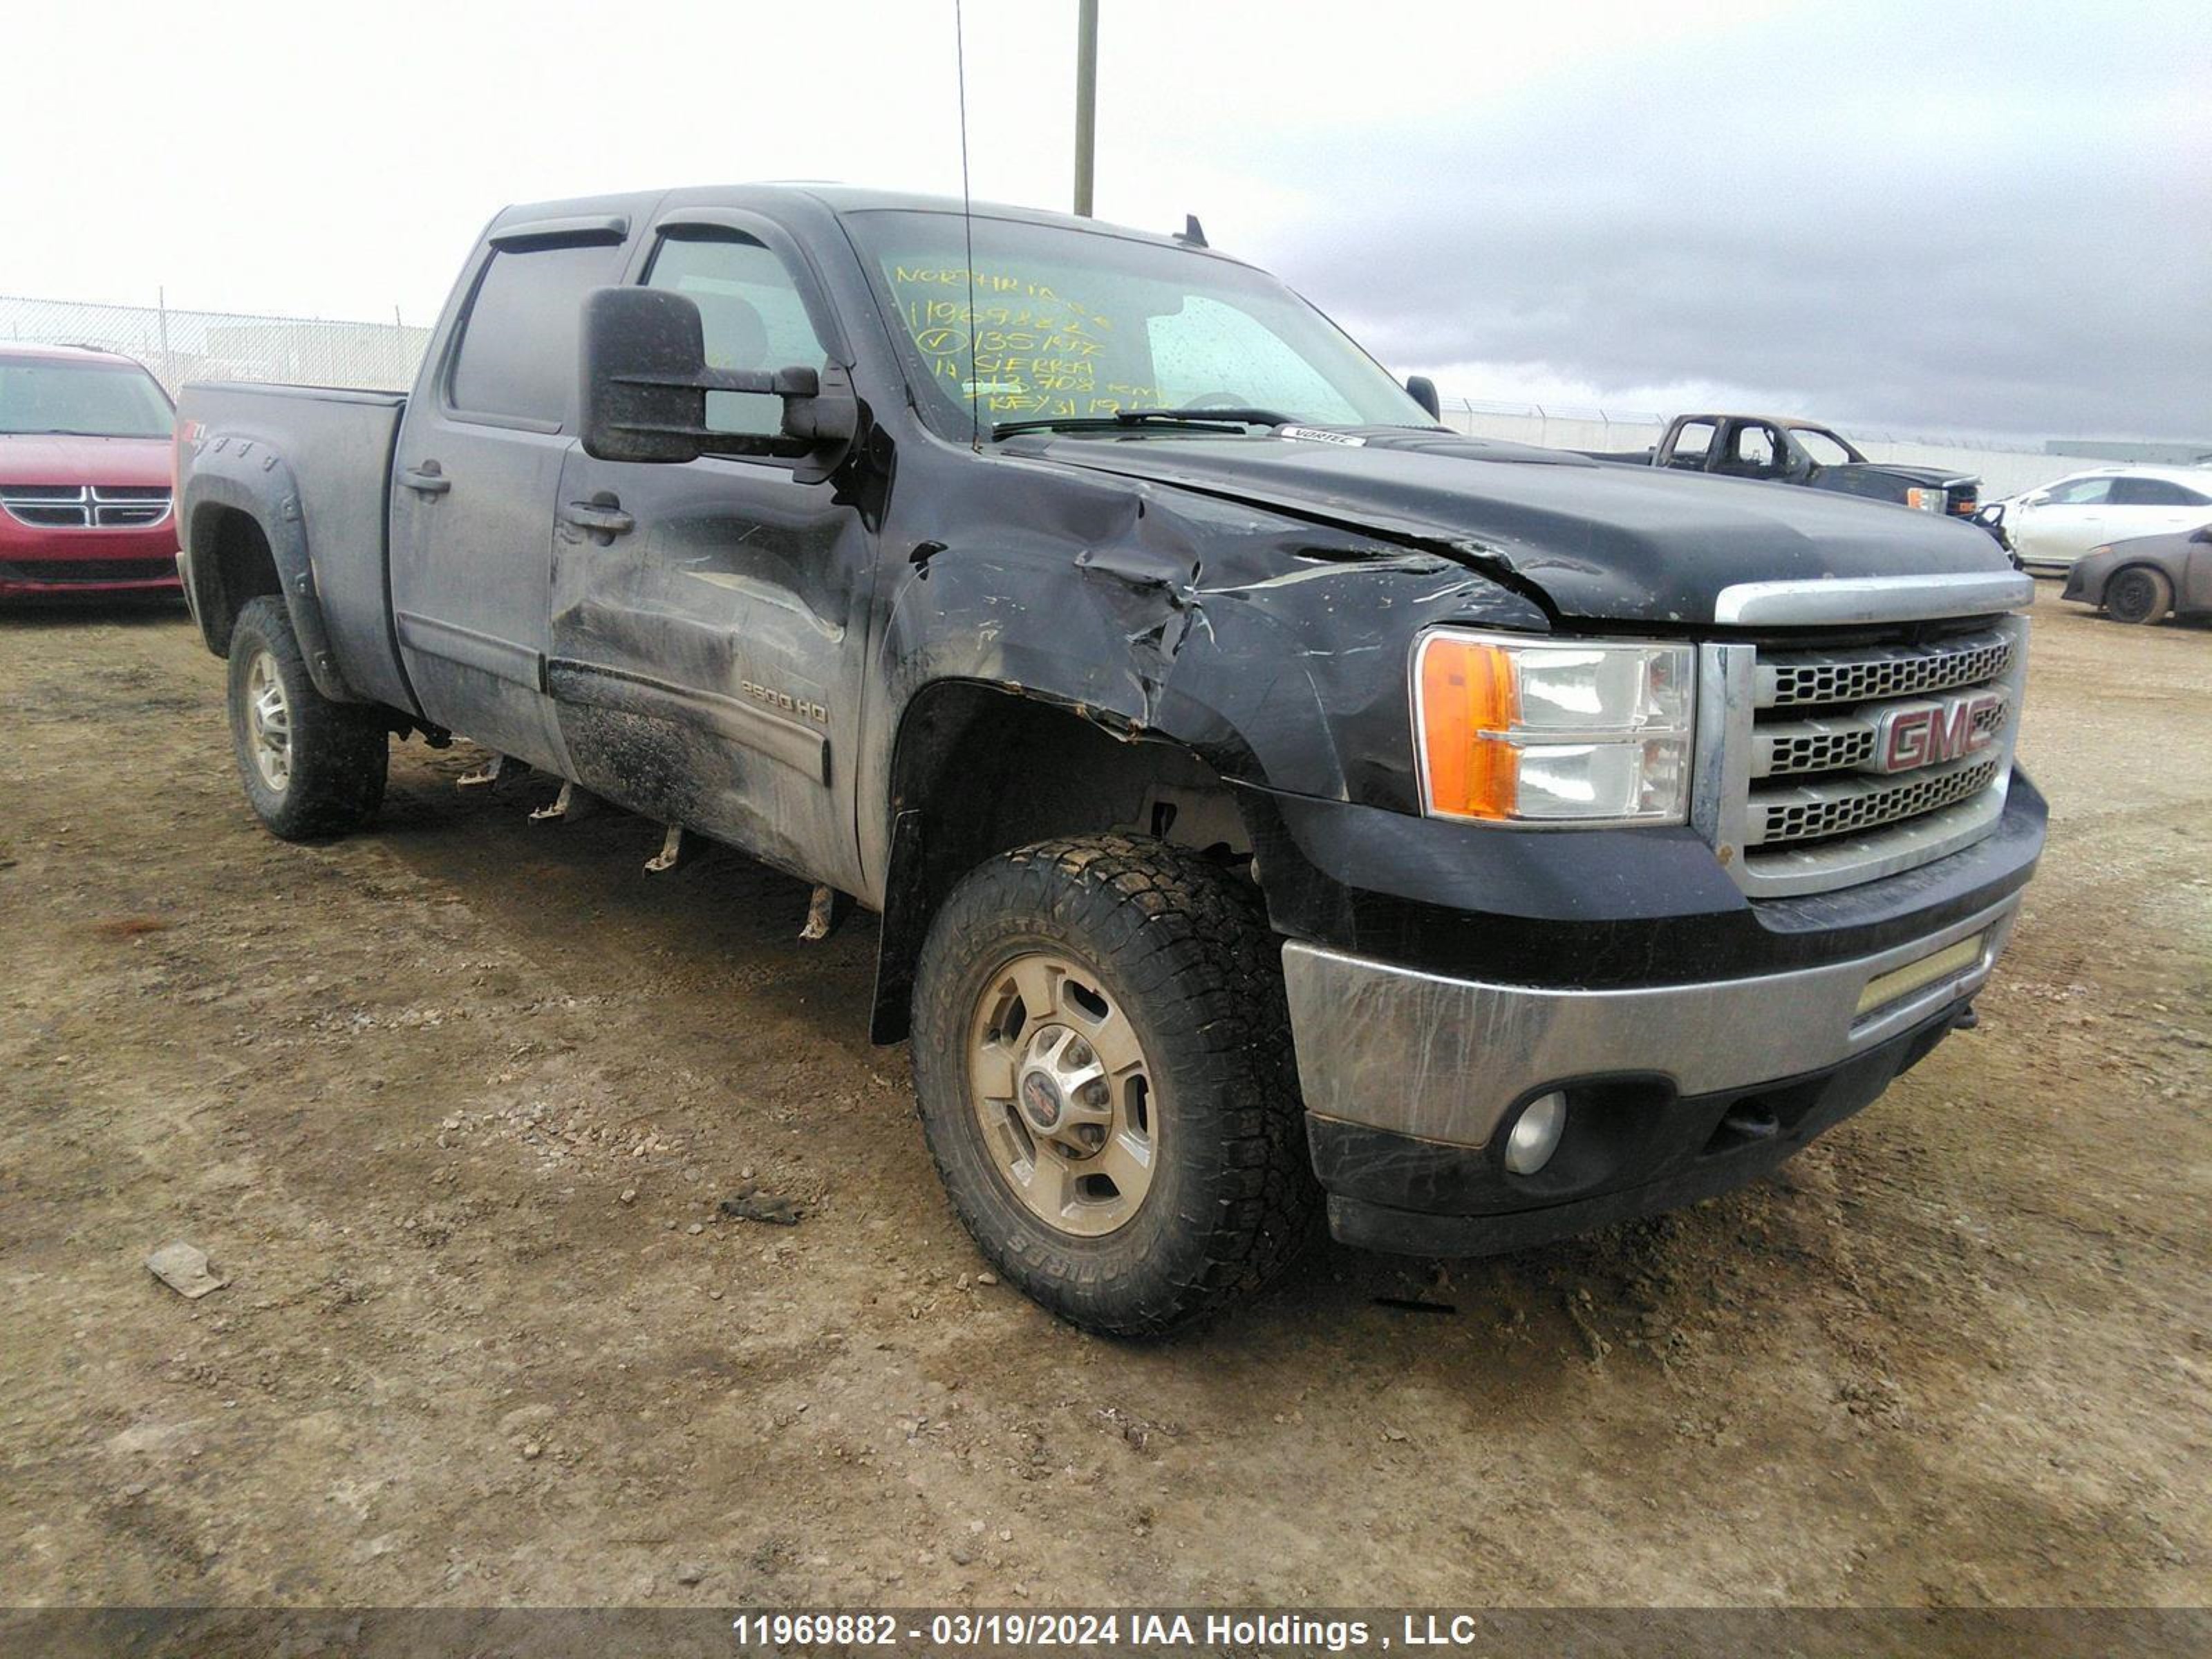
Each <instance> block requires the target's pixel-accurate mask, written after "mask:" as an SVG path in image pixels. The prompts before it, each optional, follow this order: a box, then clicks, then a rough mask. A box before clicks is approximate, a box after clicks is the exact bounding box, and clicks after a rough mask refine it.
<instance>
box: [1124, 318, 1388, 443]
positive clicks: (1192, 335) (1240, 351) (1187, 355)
mask: <svg viewBox="0 0 2212 1659" xmlns="http://www.w3.org/2000/svg"><path fill="white" fill-rule="evenodd" d="M1145 334H1146V341H1147V343H1148V344H1149V345H1150V347H1151V349H1152V382H1153V391H1154V393H1155V395H1156V396H1157V397H1158V398H1159V406H1160V407H1162V408H1164V409H1188V408H1189V407H1190V406H1191V405H1192V404H1202V403H1205V402H1206V401H1208V400H1211V401H1212V402H1213V403H1214V404H1217V405H1229V404H1243V405H1245V406H1247V407H1249V408H1255V409H1275V410H1296V411H1297V413H1298V414H1300V415H1303V416H1305V417H1306V418H1307V419H1309V420H1315V421H1336V422H1344V423H1346V424H1354V423H1356V422H1358V419H1359V411H1358V410H1356V409H1354V408H1353V407H1352V405H1351V404H1349V403H1347V402H1346V401H1345V399H1344V398H1343V396H1342V395H1341V394H1340V393H1339V392H1336V391H1335V390H1334V388H1332V387H1331V386H1330V385H1329V383H1328V380H1326V379H1325V378H1323V376H1322V374H1321V372H1320V370H1318V369H1316V368H1315V367H1314V366H1313V365H1312V364H1311V363H1310V362H1307V361H1306V360H1305V359H1304V357H1303V356H1300V355H1299V354H1298V353H1297V351H1296V350H1295V349H1293V348H1291V347H1290V346H1288V345H1285V343H1283V340H1282V337H1281V336H1279V335H1278V334H1277V333H1275V332H1274V331H1273V330H1272V329H1270V328H1269V327H1268V326H1267V325H1266V324H1265V323H1262V322H1261V321H1260V320H1259V319H1257V318H1255V317H1254V316H1253V315H1252V314H1251V313H1249V312H1244V311H1239V310H1238V309H1237V307H1235V306H1231V305H1225V304H1223V303H1222V302H1221V301H1218V300H1217V299H1214V298H1213V297H1212V296H1211V295H1204V294H1193V295H1185V296H1184V299H1183V302H1182V306H1181V307H1178V308H1177V309H1176V310H1174V311H1170V312H1163V313H1158V314H1156V315H1154V316H1151V317H1147V318H1146V319H1145ZM1133 402H1135V403H1137V404H1142V403H1143V402H1144V398H1142V397H1141V396H1139V397H1138V398H1134V399H1133Z"/></svg>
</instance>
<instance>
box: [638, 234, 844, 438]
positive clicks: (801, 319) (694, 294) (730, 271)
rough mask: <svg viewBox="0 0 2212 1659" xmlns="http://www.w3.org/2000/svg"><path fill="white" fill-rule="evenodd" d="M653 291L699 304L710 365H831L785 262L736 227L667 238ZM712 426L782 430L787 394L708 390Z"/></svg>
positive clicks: (759, 433) (656, 262)
mask: <svg viewBox="0 0 2212 1659" xmlns="http://www.w3.org/2000/svg"><path fill="white" fill-rule="evenodd" d="M646 286H647V288H665V289H674V290H675V291H676V292H677V293H678V294H681V295H684V298H686V299H688V300H690V301H691V302H692V303H693V304H694V305H696V306H697V307H699V327H700V332H701V334H702V337H704V342H705V344H706V348H707V366H708V368H738V369H767V370H770V371H773V370H775V369H779V368H811V369H815V370H817V371H819V370H821V369H823V368H828V367H829V353H828V352H827V351H826V350H824V349H823V344H822V339H821V337H820V336H819V335H817V333H816V332H815V331H814V325H813V323H812V322H811V320H810V319H808V317H807V315H806V302H805V301H804V300H802V299H801V298H800V297H799V285H798V284H797V283H794V282H793V280H792V276H791V273H790V272H789V271H788V270H785V269H784V265H783V261H782V260H781V259H779V258H776V256H775V254H773V253H771V252H769V250H768V249H767V248H765V247H763V246H761V244H760V243H758V242H756V241H754V240H752V239H751V238H750V237H749V236H743V235H740V234H738V233H736V232H734V231H727V232H721V233H719V234H704V235H678V234H670V235H669V236H667V237H666V238H665V239H664V240H662V242H661V244H660V246H659V247H658V248H657V249H655V250H654V252H653V268H652V270H650V271H649V272H648V273H647V276H646ZM707 428H708V431H710V432H727V433H732V434H738V435H744V436H747V437H773V436H775V435H776V434H777V433H779V432H781V430H782V429H783V399H782V398H778V397H776V396H775V395H774V394H773V393H770V392H708V394H707Z"/></svg>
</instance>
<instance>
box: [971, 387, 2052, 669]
mask: <svg viewBox="0 0 2212 1659" xmlns="http://www.w3.org/2000/svg"><path fill="white" fill-rule="evenodd" d="M1351 435H1354V436H1358V437H1359V438H1360V439H1362V440H1363V442H1362V443H1360V444H1359V445H1358V446H1357V447H1354V446H1352V445H1347V444H1343V443H1329V442H1322V441H1311V440H1305V439H1295V438H1284V437H1280V436H1278V435H1274V434H1272V433H1268V434H1261V435H1255V436H1251V437H1230V436H1223V437H1219V438H1212V437H1204V438H1194V437H1190V436H1187V435H1181V434H1176V435H1169V434H1165V433H1157V434H1153V435H1146V436H1141V437H1126V438H1123V437H1105V438H1099V437H1087V436H1086V437H1078V436H1070V435H1038V436H1036V437H1034V438H1031V437H1023V438H1018V439H1015V440H1013V441H1010V442H1009V443H1007V444H1006V446H1005V450H1006V453H1013V454H1024V455H1033V456H1039V457H1042V458H1044V459H1049V460H1052V461H1054V462H1059V463H1062V464H1065V465H1069V466H1076V467H1081V468H1084V469H1085V470H1088V471H1101V472H1111V473H1115V474H1119V475H1120V476H1122V477H1130V478H1142V479H1146V480H1148V481H1150V482H1152V483H1160V484H1169V485H1175V486H1178V487H1181V488H1185V489H1196V490H1202V491H1204V492H1206V493H1207V494H1209V495H1217V496H1221V497H1225V498H1228V499H1231V500H1234V501H1241V502H1243V503H1246V504H1249V505H1250V506H1253V507H1261V508H1265V509H1270V510H1273V511H1276V512H1279V513H1285V514H1287V515H1290V516H1291V517H1301V518H1310V519H1314V520H1320V521H1322V522H1326V523H1328V524H1331V525H1334V526H1342V527H1346V528H1351V529H1355V530H1364V531H1366V532H1370V533H1372V534H1375V535H1376V536H1378V537H1382V538H1389V539H1392V540H1400V541H1404V540H1412V541H1414V542H1417V543H1419V544H1425V545H1431V546H1439V547H1443V548H1446V549H1449V550H1452V551H1454V552H1455V553H1456V554H1458V555H1459V556H1461V557H1462V558H1464V559H1466V560H1468V562H1472V563H1474V564H1476V565H1477V566H1479V567H1484V568H1491V569H1494V570H1499V571H1503V572H1508V573H1510V575H1511V576H1512V577H1513V578H1515V579H1517V580H1518V581H1519V582H1520V583H1521V584H1522V585H1525V586H1532V587H1534V588H1535V589H1537V590H1539V592H1541V594H1542V596H1543V597H1544V598H1546V599H1547V600H1548V601H1549V602H1550V604H1551V605H1552V606H1553V608H1554V609H1555V610H1557V611H1559V613H1560V614H1561V615H1562V616H1565V617H1587V618H1590V619H1593V620H1601V621H1614V622H1648V623H1686V624H1692V625H1694V624H1697V623H1710V622H1711V620H1712V617H1713V609H1714V601H1715V599H1717V597H1718V595H1719V593H1720V592H1721V590H1722V589H1723V588H1725V587H1728V586H1732V585H1734V584H1736V583H1739V582H1753V581H1787V580H1814V579H1819V578H1823V577H1851V576H1889V575H1938V574H1964V573H1972V572H1984V571H1992V572H2002V571H2005V570H2008V569H2009V568H2010V566H2009V564H2008V562H2007V561H2006V558H2005V556H2004V553H2003V551H2002V550H2001V549H2000V548H1999V547H1998V546H1997V544H1996V542H1995V541H1994V540H1993V539H1991V538H1990V536H1989V535H1988V534H1987V533H1986V532H1983V531H1981V530H1979V529H1977V528H1975V527H1974V526H1972V525H1971V524H1968V523H1966V522H1965V521H1964V520H1959V521H1955V522H1953V521H1946V520H1942V519H1939V518H1936V517H1935V516H1934V515H1932V514H1930V513H1920V512H1914V511H1911V510H1910V509H1908V508H1905V507H1896V506H1892V505H1890V504H1888V503H1886V502H1880V501H1855V500H1853V499H1851V498H1850V497H1849V496H1844V495H1834V494H1831V493H1827V492H1824V491H1821V490H1817V489H1778V488H1776V487H1775V486H1774V485H1772V484H1771V483H1758V482H1753V481H1748V480H1741V479H1734V478H1713V477H1701V476H1699V475H1695V474H1691V473H1680V472H1672V471H1659V470H1656V469H1654V468H1651V467H1648V466H1632V465H1612V464H1607V463H1602V462H1598V461H1593V460H1588V459H1583V458H1582V457H1580V456H1576V455H1571V454H1568V453H1565V452H1564V451H1559V450H1549V449H1534V448H1530V447H1528V446H1525V445H1520V444H1508V443H1491V442H1488V441H1484V440H1481V439H1474V438H1463V437H1460V436H1458V435H1455V434H1449V433H1435V432H1422V431H1412V430H1406V429H1402V428H1360V429H1358V430H1357V431H1356V432H1354V433H1352V434H1351Z"/></svg>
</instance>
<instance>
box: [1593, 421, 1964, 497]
mask: <svg viewBox="0 0 2212 1659" xmlns="http://www.w3.org/2000/svg"><path fill="white" fill-rule="evenodd" d="M1581 453H1583V454H1585V455H1588V456H1589V458H1590V459H1592V460H1596V461H1626V462H1628V463H1630V464H1631V465H1639V466H1665V467H1672V468H1674V470H1675V471H1680V472H1711V473H1714V474H1716V475H1717V476H1719V477H1724V478H1757V479H1760V480H1763V481H1765V482H1767V483H1785V484H1798V485H1802V486H1803V487H1804V488H1806V489H1832V490H1834V491H1836V492H1837V493H1838V495H1860V496H1863V497H1865V498H1866V499H1867V500H1868V501H1894V502H1896V503H1897V505H1899V507H1917V508H1918V509H1919V510H1920V511H1921V512H1923V513H1947V514H1948V515H1949V516H1951V517H1952V518H1954V519H1972V518H1973V516H1974V514H1975V513H1977V512H1978V511H1979V510H1980V506H1981V500H1980V498H1981V489H1982V481H1981V480H1980V479H1979V478H1978V477H1974V476H1973V475H1972V473H1968V472H1955V471H1949V470H1948V469H1946V468H1943V467H1935V466H1912V465H1907V464H1906V463H1905V462H1902V461H1870V460H1869V459H1867V458H1866V457H1865V456H1864V455H1863V454H1861V453H1859V451H1858V449H1857V447H1856V446H1855V445H1853V444H1852V443H1851V442H1850V440H1849V439H1847V438H1845V437H1844V435H1843V434H1841V433H1840V432H1838V431H1837V430H1836V429H1835V428H1833V427H1826V426H1815V425H1814V423H1813V422H1810V421H1793V420H1790V419H1788V418H1786V417H1784V416H1778V415H1677V416H1675V417H1674V419H1673V420H1671V421H1669V422H1668V423H1667V430H1666V431H1665V433H1663V434H1662V435H1661V437H1660V440H1659V441H1658V442H1657V443H1656V444H1654V445H1653V446H1652V447H1650V448H1649V449H1634V450H1617V451H1613V452H1610V453H1607V452H1605V451H1601V450H1594V449H1590V450H1583V451H1582V452H1581Z"/></svg>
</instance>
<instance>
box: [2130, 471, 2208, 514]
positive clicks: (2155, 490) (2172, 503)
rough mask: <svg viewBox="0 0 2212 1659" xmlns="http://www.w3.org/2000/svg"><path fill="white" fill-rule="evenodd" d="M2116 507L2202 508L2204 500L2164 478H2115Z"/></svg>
mask: <svg viewBox="0 0 2212 1659" xmlns="http://www.w3.org/2000/svg"><path fill="white" fill-rule="evenodd" d="M2203 501H2204V498H2203V496H2202V495H2197V494H2195V493H2194V492H2193V491H2191V490H2187V489H2183V488H2182V487H2181V486H2180V485H2179V484H2178V483H2167V482H2166V480H2165V479H2164V478H2115V479H2113V480H2112V505H2113V506H2114V507H2200V506H2202V505H2203Z"/></svg>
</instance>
